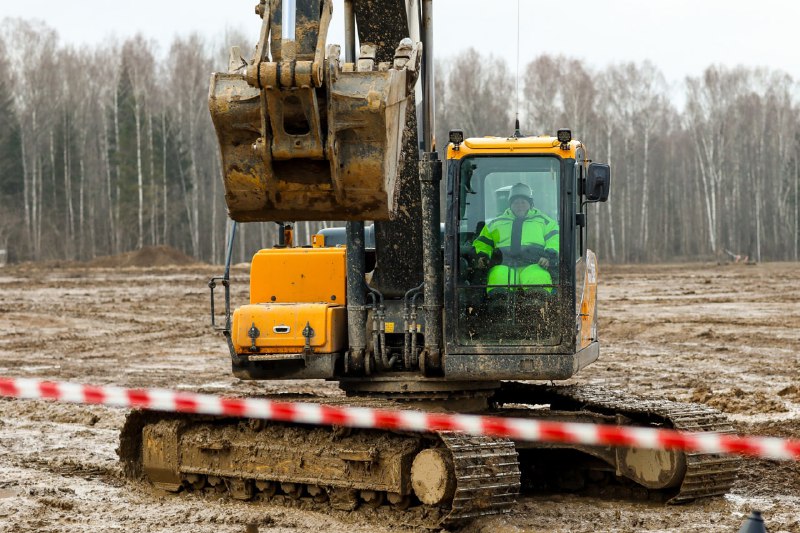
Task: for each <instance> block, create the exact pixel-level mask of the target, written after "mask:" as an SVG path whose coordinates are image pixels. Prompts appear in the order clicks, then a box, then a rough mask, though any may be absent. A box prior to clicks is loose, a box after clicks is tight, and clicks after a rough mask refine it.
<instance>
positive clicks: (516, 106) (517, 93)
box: [514, 0, 522, 137]
mask: <svg viewBox="0 0 800 533" xmlns="http://www.w3.org/2000/svg"><path fill="white" fill-rule="evenodd" d="M514 100H515V103H514V107H515V111H514V114H515V116H516V120H515V122H514V137H522V134H521V133H520V131H519V0H517V85H516V89H515V94H514Z"/></svg>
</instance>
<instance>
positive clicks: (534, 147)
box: [447, 135, 582, 159]
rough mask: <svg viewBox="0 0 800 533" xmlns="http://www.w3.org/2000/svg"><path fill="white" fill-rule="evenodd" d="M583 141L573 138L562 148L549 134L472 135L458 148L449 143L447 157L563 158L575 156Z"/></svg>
mask: <svg viewBox="0 0 800 533" xmlns="http://www.w3.org/2000/svg"><path fill="white" fill-rule="evenodd" d="M581 146H582V145H581V142H580V141H576V140H574V139H573V140H571V141H570V142H569V144H567V149H566V150H564V149H562V148H561V144H560V143H559V142H558V139H556V138H555V137H551V136H549V135H542V136H540V137H471V138H469V139H464V142H463V143H461V144H460V145H459V147H458V150H456V149H455V148H454V146H453V144H452V143H450V144H448V145H447V159H461V158H463V157H466V156H468V155H499V154H553V155H557V156H559V157H561V158H565V159H567V158H571V159H574V158H575V155H576V154H575V152H576V150H577V149H578V148H579V147H581Z"/></svg>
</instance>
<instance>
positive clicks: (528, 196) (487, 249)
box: [472, 183, 559, 292]
mask: <svg viewBox="0 0 800 533" xmlns="http://www.w3.org/2000/svg"><path fill="white" fill-rule="evenodd" d="M508 203H509V208H508V209H506V210H505V211H504V212H503V214H501V215H500V216H499V217H497V218H495V219H494V220H492V221H491V222H489V223H488V224H486V225H485V226H484V227H483V229H482V230H481V232H480V235H479V236H478V237H477V238H476V239H475V241H474V242H473V244H472V245H473V247H474V248H475V252H476V255H477V263H478V265H479V266H480V267H481V268H484V269H485V268H487V267H488V266H489V265H490V260H491V258H492V255H493V254H494V253H496V252H497V251H499V252H500V253H501V254H502V262H501V263H500V264H497V265H494V266H492V267H491V268H490V269H489V274H488V276H487V281H486V285H488V286H489V287H488V289H487V291H488V292H491V291H493V290H496V289H497V288H498V287H500V286H503V287H507V286H509V285H551V284H552V283H553V278H552V276H551V275H550V272H549V271H548V269H549V268H550V267H551V266H552V267H555V266H557V263H558V243H559V238H558V223H557V222H556V221H555V220H553V219H552V218H550V217H549V216H547V215H546V214H545V213H543V212H542V211H539V210H538V209H536V208H534V207H533V193H532V191H531V188H530V187H528V186H527V185H525V184H524V183H517V184H516V185H514V186H513V187H511V191H510V194H509V197H508ZM529 288H531V287H525V289H529ZM544 290H545V291H547V292H552V288H551V287H546V288H544Z"/></svg>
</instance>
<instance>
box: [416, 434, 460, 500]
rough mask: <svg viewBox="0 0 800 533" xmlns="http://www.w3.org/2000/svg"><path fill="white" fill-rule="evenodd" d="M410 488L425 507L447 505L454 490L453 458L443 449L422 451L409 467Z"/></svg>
mask: <svg viewBox="0 0 800 533" xmlns="http://www.w3.org/2000/svg"><path fill="white" fill-rule="evenodd" d="M411 486H412V488H413V489H414V494H416V495H417V498H419V501H421V502H422V503H424V504H426V505H435V506H438V505H442V504H445V503H448V502H449V501H450V500H451V499H452V498H453V494H454V493H455V490H456V476H455V469H454V467H453V458H452V457H451V455H450V453H449V452H448V451H447V450H445V449H444V448H429V449H427V450H422V451H421V452H419V453H418V454H417V456H416V457H414V462H413V464H412V465H411Z"/></svg>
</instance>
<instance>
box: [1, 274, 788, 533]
mask: <svg viewBox="0 0 800 533" xmlns="http://www.w3.org/2000/svg"><path fill="white" fill-rule="evenodd" d="M126 261H127V263H126V264H129V265H130V264H137V263H136V262H135V261H133V260H131V258H126ZM113 266H114V265H113V264H109V263H108V262H106V263H103V264H101V265H100V266H92V267H91V268H87V267H86V266H81V265H49V266H41V265H40V266H35V265H26V266H16V267H12V266H7V267H5V268H3V269H0V291H1V292H0V294H2V298H0V375H2V376H14V377H36V378H44V379H58V380H69V381H75V382H80V383H91V384H114V385H121V386H127V387H168V388H174V389H180V390H189V391H201V392H209V393H225V394H253V393H256V392H259V391H265V390H267V391H276V390H279V389H280V388H284V389H285V388H287V387H288V388H291V390H294V391H311V390H313V391H315V392H317V393H320V392H321V393H324V394H336V393H337V391H336V388H335V386H334V385H332V384H329V383H324V382H311V383H302V384H301V383H297V382H294V383H288V384H287V383H268V384H263V383H252V382H240V381H237V380H236V379H234V378H233V377H232V376H231V375H230V372H229V371H230V367H229V362H228V359H227V352H226V347H225V344H224V342H223V339H222V337H221V336H220V335H219V334H216V333H214V332H212V331H211V330H210V328H209V326H208V324H209V319H208V289H207V287H206V282H207V280H208V278H209V277H211V276H212V275H218V274H220V273H221V268H219V267H209V266H205V265H185V264H183V265H180V266H157V267H147V266H122V267H116V268H109V267H113ZM233 277H234V285H235V291H234V303H237V302H238V303H243V302H244V301H245V299H246V283H247V270H246V268H245V267H239V268H236V269H234V273H233ZM600 277H601V288H600V299H601V304H600V317H601V318H600V320H601V339H602V341H603V345H602V350H601V358H600V360H599V361H598V362H596V363H595V364H594V365H592V366H590V367H589V368H587V369H585V370H584V371H582V373H581V374H579V375H578V379H575V380H573V381H576V382H580V383H594V384H602V385H606V386H609V387H614V388H619V389H625V390H630V391H634V392H636V393H639V394H645V395H648V394H649V395H656V396H662V397H667V398H671V399H676V400H680V401H695V402H702V403H706V404H708V405H711V406H713V407H716V408H718V409H720V410H722V411H724V412H725V413H727V414H728V415H729V416H730V418H731V420H732V421H733V423H734V425H735V426H736V428H737V430H738V431H739V432H741V433H744V434H762V435H775V436H785V437H794V438H798V437H800V380H799V379H798V377H799V376H800V357H799V356H798V354H799V353H800V334H799V333H798V332H799V331H800V272H799V271H798V267H797V265H795V264H761V265H716V264H695V265H670V266H615V267H607V268H605V269H603V268H601V270H600ZM124 416H125V412H124V411H122V410H119V409H112V408H105V407H99V406H78V405H68V404H55V403H50V402H40V401H20V400H11V399H0V531H15V532H16V531H37V532H66V531H148V532H161V531H164V532H167V531H170V532H171V531H193V532H197V533H200V532H214V533H227V532H236V533H241V532H243V531H245V528H246V526H247V525H248V524H256V525H257V526H258V528H259V530H260V531H262V532H263V531H281V532H284V531H285V532H290V531H291V532H294V531H307V530H312V529H317V530H325V531H330V532H334V533H337V532H341V533H343V532H350V531H356V532H362V531H363V532H367V531H378V532H388V531H398V530H403V529H402V528H399V527H391V526H389V525H386V523H385V522H380V521H378V522H374V521H370V520H369V519H368V517H365V516H364V515H358V514H351V515H348V514H346V513H342V512H331V513H319V512H310V511H304V510H302V509H298V508H290V507H286V506H281V505H277V504H272V503H269V504H265V503H260V504H251V503H241V502H234V501H230V500H225V501H220V500H216V499H211V498H208V497H202V496H196V495H179V496H170V495H160V494H155V493H154V491H153V490H151V489H150V488H148V487H147V486H145V485H144V484H140V483H135V482H129V481H127V480H125V479H124V478H123V476H122V474H121V469H120V466H119V464H118V463H117V456H116V453H115V448H116V445H117V435H118V432H119V430H120V428H121V426H122V422H123V419H124ZM752 509H759V510H761V511H763V513H764V517H765V520H766V523H767V526H768V527H769V530H770V531H771V532H773V533H774V532H780V531H784V532H794V531H800V466H798V464H795V463H786V462H775V461H762V460H746V461H745V463H744V466H743V468H742V472H741V474H740V476H739V480H738V481H737V482H736V484H735V485H734V487H733V490H732V492H731V493H730V494H729V495H728V496H727V497H725V498H719V499H715V500H710V501H703V502H699V503H693V504H689V505H683V506H664V505H661V504H654V503H641V502H638V503H634V502H624V501H616V500H602V499H593V498H585V497H576V496H569V495H557V496H535V497H533V496H523V497H521V498H520V501H519V503H518V504H517V506H516V507H515V508H514V510H513V511H512V512H511V513H510V514H508V515H504V516H498V517H492V518H487V519H482V520H477V521H475V522H473V523H472V524H470V525H468V526H466V528H465V529H464V531H467V532H474V533H478V532H480V533H505V532H522V531H548V532H549V531H557V532H577V531H586V532H590V531H619V532H639V531H649V532H657V531H694V532H709V531H711V532H735V531H737V530H738V527H739V525H740V524H741V522H742V520H743V517H744V516H746V515H747V514H748V513H749V512H750V511H751V510H752Z"/></svg>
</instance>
